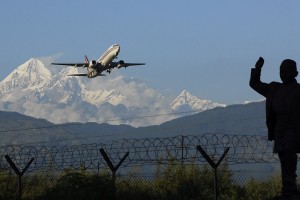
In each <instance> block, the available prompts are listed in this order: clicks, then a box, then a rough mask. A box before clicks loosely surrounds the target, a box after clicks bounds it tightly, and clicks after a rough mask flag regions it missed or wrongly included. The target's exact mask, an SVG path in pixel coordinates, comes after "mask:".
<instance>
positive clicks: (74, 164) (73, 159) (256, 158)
mask: <svg viewBox="0 0 300 200" xmlns="http://www.w3.org/2000/svg"><path fill="white" fill-rule="evenodd" d="M197 146H201V147H202V148H203V149H204V150H205V151H206V152H207V154H208V155H209V156H210V157H212V158H217V159H218V158H219V157H220V156H221V155H222V154H223V153H224V150H225V149H226V148H228V147H229V152H228V154H227V155H226V163H227V164H228V165H229V166H234V165H239V164H258V163H278V158H277V156H276V155H274V154H273V151H272V143H271V142H269V141H268V140H267V138H266V137H264V136H254V135H228V134H222V133H205V134H201V135H197V136H195V135H187V136H183V135H179V136H174V137H165V138H143V139H121V140H116V141H112V142H110V143H106V144H104V143H97V144H82V145H73V146H40V145H38V146H24V145H8V146H1V147H0V172H1V171H3V172H6V173H11V166H10V165H9V163H8V162H7V161H6V159H5V156H6V155H8V156H9V157H10V158H11V159H12V160H13V161H14V163H15V164H16V166H18V167H19V168H24V167H25V166H26V165H27V164H28V162H29V161H30V160H31V159H32V158H34V161H33V162H32V163H31V165H30V166H29V167H28V169H27V172H28V173H34V172H37V171H54V172H61V171H63V170H69V169H73V170H82V169H84V170H90V171H93V172H95V171H97V172H99V170H100V169H103V168H107V163H106V161H105V160H104V159H103V157H102V156H101V153H100V151H99V150H100V149H101V148H102V149H104V150H105V152H107V154H108V156H109V159H110V160H111V161H112V163H118V162H119V161H120V160H121V159H122V158H123V156H124V154H126V153H127V152H128V153H129V154H128V157H127V158H126V159H125V160H124V162H123V163H122V166H121V168H122V169H128V168H133V167H136V166H140V167H146V166H155V165H158V164H159V165H168V164H169V163H170V162H172V163H174V162H175V163H177V164H179V165H193V164H195V163H196V164H205V163H206V161H205V159H204V158H203V156H202V155H201V154H200V153H199V152H198V151H197V150H196V147H197ZM149 169H150V168H149V167H148V168H146V170H145V171H147V170H149ZM146 173H148V174H149V173H150V174H151V173H152V174H153V173H154V172H153V171H151V170H150V172H149V171H148V172H146ZM238 173H240V171H239V172H238ZM248 173H249V172H248Z"/></svg>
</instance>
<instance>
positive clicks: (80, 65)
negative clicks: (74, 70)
mask: <svg viewBox="0 0 300 200" xmlns="http://www.w3.org/2000/svg"><path fill="white" fill-rule="evenodd" d="M51 65H65V66H73V67H88V66H89V63H51Z"/></svg>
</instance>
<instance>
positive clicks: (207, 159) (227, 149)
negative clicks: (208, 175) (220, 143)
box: [197, 145, 229, 200]
mask: <svg viewBox="0 0 300 200" xmlns="http://www.w3.org/2000/svg"><path fill="white" fill-rule="evenodd" d="M197 150H198V151H199V152H200V153H201V154H202V156H203V157H204V158H205V160H206V161H207V162H208V163H209V165H210V166H211V167H212V168H213V170H214V194H215V200H218V199H219V191H218V189H219V187H218V172H217V170H218V167H219V165H220V164H221V162H222V161H223V159H224V158H225V156H226V154H227V153H228V151H229V147H227V148H226V149H225V151H224V153H223V155H222V156H221V157H220V159H219V161H218V162H217V163H215V162H214V161H213V160H212V159H211V158H210V157H209V156H208V155H207V153H206V152H205V151H204V149H203V148H202V147H201V146H200V145H199V146H197Z"/></svg>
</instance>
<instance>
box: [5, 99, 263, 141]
mask: <svg viewBox="0 0 300 200" xmlns="http://www.w3.org/2000/svg"><path fill="white" fill-rule="evenodd" d="M264 110H265V109H264V102H257V103H249V104H245V105H244V104H243V105H232V106H228V107H225V108H214V109H211V110H207V111H203V112H200V113H197V114H194V115H190V116H185V117H181V118H178V119H174V120H171V121H169V122H166V123H163V124H161V125H157V126H146V127H139V128H134V127H131V126H128V125H109V124H107V123H102V124H98V123H69V124H60V125H56V124H53V123H50V122H47V121H46V120H43V119H35V118H32V117H28V116H24V115H21V114H18V113H10V112H3V111H2V112H0V119H1V130H0V131H1V135H2V136H3V137H2V139H1V141H0V142H1V145H7V144H24V143H30V144H31V143H34V144H32V145H36V144H38V145H57V144H59V143H61V144H69V145H70V144H71V145H72V144H84V143H104V142H107V141H111V140H117V139H121V138H146V137H148V138H149V137H169V136H175V135H199V134H203V133H224V134H237V135H266V126H265V118H264V116H265V114H264ZM156 117H159V116H156ZM154 118H155V117H154ZM134 120H140V119H139V118H136V119H134ZM37 127H40V128H37ZM10 130H19V131H10ZM39 142H41V143H39Z"/></svg>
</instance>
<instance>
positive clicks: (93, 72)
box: [87, 44, 120, 78]
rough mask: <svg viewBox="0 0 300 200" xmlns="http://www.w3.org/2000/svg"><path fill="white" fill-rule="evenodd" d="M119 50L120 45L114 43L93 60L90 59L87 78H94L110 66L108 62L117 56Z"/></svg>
mask: <svg viewBox="0 0 300 200" xmlns="http://www.w3.org/2000/svg"><path fill="white" fill-rule="evenodd" d="M119 52H120V45H118V44H114V45H112V46H110V47H109V48H108V49H107V50H106V51H105V52H104V53H103V54H102V55H101V56H100V58H99V59H98V60H97V61H96V62H95V60H93V61H91V62H90V64H89V66H88V69H87V70H88V74H87V76H88V77H89V78H94V77H96V76H101V73H102V72H103V71H105V70H108V69H110V68H111V66H110V64H111V63H112V61H113V60H114V59H115V58H116V57H117V56H118V54H119Z"/></svg>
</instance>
